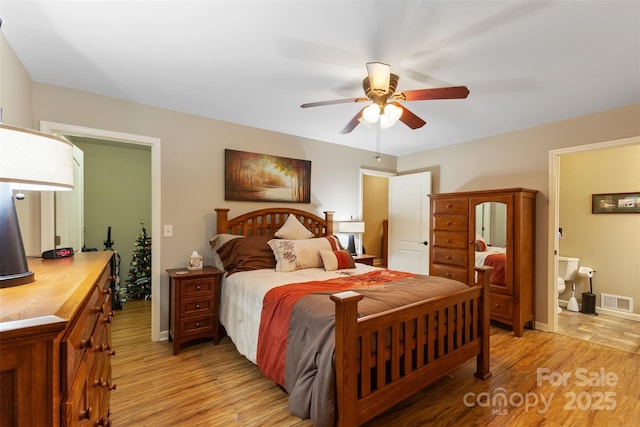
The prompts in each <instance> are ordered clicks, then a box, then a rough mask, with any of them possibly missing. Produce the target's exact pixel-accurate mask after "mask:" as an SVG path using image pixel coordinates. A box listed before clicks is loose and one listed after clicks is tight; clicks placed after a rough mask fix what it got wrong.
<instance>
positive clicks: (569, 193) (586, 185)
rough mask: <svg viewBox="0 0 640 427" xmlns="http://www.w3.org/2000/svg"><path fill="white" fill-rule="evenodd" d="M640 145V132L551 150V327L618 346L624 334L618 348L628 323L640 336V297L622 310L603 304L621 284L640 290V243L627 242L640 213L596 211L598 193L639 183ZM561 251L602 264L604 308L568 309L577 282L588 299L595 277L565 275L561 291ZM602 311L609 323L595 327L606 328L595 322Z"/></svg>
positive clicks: (598, 287)
mask: <svg viewBox="0 0 640 427" xmlns="http://www.w3.org/2000/svg"><path fill="white" fill-rule="evenodd" d="M638 150H640V138H637V137H635V138H626V139H621V140H615V141H608V142H603V143H598V144H589V145H583V146H577V147H570V148H566V149H561V150H554V151H551V152H550V158H549V160H550V165H549V166H550V167H549V171H550V185H549V190H550V191H549V202H550V205H549V212H550V221H549V222H550V230H549V234H548V239H549V247H550V249H551V250H549V255H548V256H549V258H548V265H549V269H548V271H549V274H548V278H547V283H548V285H549V287H548V307H549V308H548V325H549V330H550V331H553V332H560V333H563V334H565V335H570V336H573V337H576V338H581V339H584V340H588V341H591V342H596V343H599V344H603V345H609V346H612V347H615V345H613V344H615V341H618V344H620V346H618V347H617V348H623V347H624V346H625V343H624V342H623V341H624V339H620V340H618V339H616V337H615V336H614V335H617V334H622V335H624V334H625V328H626V327H625V326H624V325H625V324H626V325H629V326H628V328H632V329H633V331H629V332H632V334H631V335H635V336H636V337H637V336H638V331H640V323H637V320H638V319H640V315H638V307H637V304H636V308H635V309H634V310H633V311H634V312H632V313H623V312H617V311H615V310H611V309H608V308H607V307H603V305H602V298H601V297H602V293H608V292H611V293H613V292H614V290H615V289H618V291H619V292H620V293H622V294H625V295H626V294H627V293H629V294H633V293H634V292H635V293H637V289H635V290H634V286H633V284H634V283H637V282H636V280H635V276H636V274H635V273H634V272H633V271H629V270H628V269H629V268H631V269H633V268H634V267H633V264H634V262H633V261H632V260H635V259H638V258H637V257H638V256H640V250H639V249H638V247H637V245H636V244H635V243H634V244H631V245H628V246H625V245H626V244H627V242H628V240H629V238H630V237H631V236H632V235H635V234H637V233H638V232H639V231H640V218H638V216H637V215H615V214H614V215H596V214H592V212H591V195H592V194H596V193H601V192H615V191H617V190H616V189H620V191H623V190H624V189H625V188H627V187H629V186H630V187H633V188H636V186H637V182H638V177H639V175H638V173H639V172H638V169H637V162H638V160H639V159H640V157H639V156H638V152H639V151H638ZM561 229H562V233H561V232H560V230H561ZM632 240H633V239H632ZM558 256H564V257H571V258H578V260H579V261H578V264H579V266H584V267H587V266H588V267H593V268H594V269H595V270H596V271H597V270H598V269H600V272H597V273H596V275H595V278H594V282H595V289H594V294H596V298H597V301H596V309H597V312H598V314H600V316H598V317H596V316H590V315H589V314H585V313H582V312H580V311H574V310H570V311H567V309H566V306H567V300H568V299H569V298H570V297H571V296H572V294H573V293H574V292H573V285H574V283H575V285H576V290H575V297H576V299H577V301H578V303H580V300H581V295H582V293H583V292H589V291H590V290H589V282H590V281H589V279H587V278H586V277H581V276H580V275H579V274H576V275H575V277H574V279H572V280H570V281H567V282H565V285H566V286H565V287H566V290H564V291H562V287H560V291H561V293H560V295H558V289H557V283H558V280H559V279H557V278H558V276H559V269H558ZM625 286H626V287H625ZM636 299H638V298H636ZM558 306H560V310H561V311H560V310H558V309H557V307H558ZM578 309H579V310H580V308H578ZM607 318H609V319H612V321H611V322H608V323H610V324H612V325H614V326H613V332H605V331H606V326H603V325H604V323H607V322H604V321H605V320H607ZM596 319H597V320H599V321H601V322H600V323H603V322H604V323H603V324H601V325H598V326H597V327H595V326H594V327H592V328H591V329H592V332H594V331H602V332H604V333H603V334H596V333H590V332H589V330H588V329H589V325H590V324H592V323H593V321H594V320H596ZM616 319H618V320H619V321H618V320H616ZM629 321H630V322H632V323H629ZM628 328H627V329H628ZM598 335H600V336H598ZM634 346H635V348H640V344H638V343H635V342H632V343H630V347H634ZM623 349H625V348H623Z"/></svg>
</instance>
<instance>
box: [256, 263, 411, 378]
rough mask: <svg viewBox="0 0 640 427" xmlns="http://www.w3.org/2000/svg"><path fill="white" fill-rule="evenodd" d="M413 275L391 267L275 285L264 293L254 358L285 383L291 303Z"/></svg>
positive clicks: (267, 371)
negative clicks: (317, 295)
mask: <svg viewBox="0 0 640 427" xmlns="http://www.w3.org/2000/svg"><path fill="white" fill-rule="evenodd" d="M412 276H415V274H412V273H405V272H399V271H393V270H375V271H371V272H369V273H365V274H361V275H358V276H343V277H339V278H336V279H332V280H323V281H314V282H304V283H296V284H289V285H284V286H278V287H276V288H273V289H271V290H270V291H269V292H267V294H266V295H265V297H264V301H263V305H262V313H261V316H260V330H259V333H258V350H257V355H256V362H257V364H258V367H259V368H260V370H261V371H262V372H263V373H264V374H265V375H266V376H267V377H268V378H270V379H271V380H272V381H274V382H276V383H277V384H280V385H281V386H283V387H284V370H285V356H286V351H287V336H288V332H289V319H290V317H291V310H292V309H293V306H294V304H295V303H296V301H298V299H300V298H301V297H303V296H305V295H308V294H311V293H313V292H326V291H331V292H332V293H335V292H341V291H344V290H346V289H353V288H358V287H363V286H372V285H380V284H384V283H387V282H389V281H392V280H399V279H404V278H407V277H412Z"/></svg>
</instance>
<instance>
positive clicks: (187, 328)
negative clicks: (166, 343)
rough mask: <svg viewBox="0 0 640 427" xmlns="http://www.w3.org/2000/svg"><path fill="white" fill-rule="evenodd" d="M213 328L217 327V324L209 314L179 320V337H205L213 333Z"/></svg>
mask: <svg viewBox="0 0 640 427" xmlns="http://www.w3.org/2000/svg"><path fill="white" fill-rule="evenodd" d="M214 326H217V322H215V321H214V319H213V316H211V315H210V314H208V315H205V316H198V317H189V318H185V319H180V335H181V336H183V337H188V336H190V335H200V334H203V335H204V336H207V335H210V334H211V333H212V332H213V328H214Z"/></svg>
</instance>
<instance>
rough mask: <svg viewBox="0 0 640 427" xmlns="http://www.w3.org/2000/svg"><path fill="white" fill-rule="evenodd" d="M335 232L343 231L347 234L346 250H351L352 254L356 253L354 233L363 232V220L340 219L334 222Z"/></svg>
mask: <svg viewBox="0 0 640 427" xmlns="http://www.w3.org/2000/svg"><path fill="white" fill-rule="evenodd" d="M334 228H335V230H336V232H337V233H345V234H349V246H348V247H347V250H348V251H349V252H351V254H352V255H355V254H356V241H355V237H354V234H362V233H364V222H362V221H342V222H338V223H336V227H334Z"/></svg>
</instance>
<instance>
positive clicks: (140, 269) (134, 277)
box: [127, 222, 151, 299]
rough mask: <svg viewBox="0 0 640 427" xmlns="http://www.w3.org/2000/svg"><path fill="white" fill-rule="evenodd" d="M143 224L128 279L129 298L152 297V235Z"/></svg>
mask: <svg viewBox="0 0 640 427" xmlns="http://www.w3.org/2000/svg"><path fill="white" fill-rule="evenodd" d="M141 224H142V232H140V233H138V238H137V239H136V242H135V244H134V246H135V247H136V248H135V250H134V251H133V257H132V259H131V268H130V269H129V278H128V279H127V294H128V295H129V297H128V299H142V298H144V299H151V237H149V236H147V229H146V228H145V227H144V222H142V223H141Z"/></svg>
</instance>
